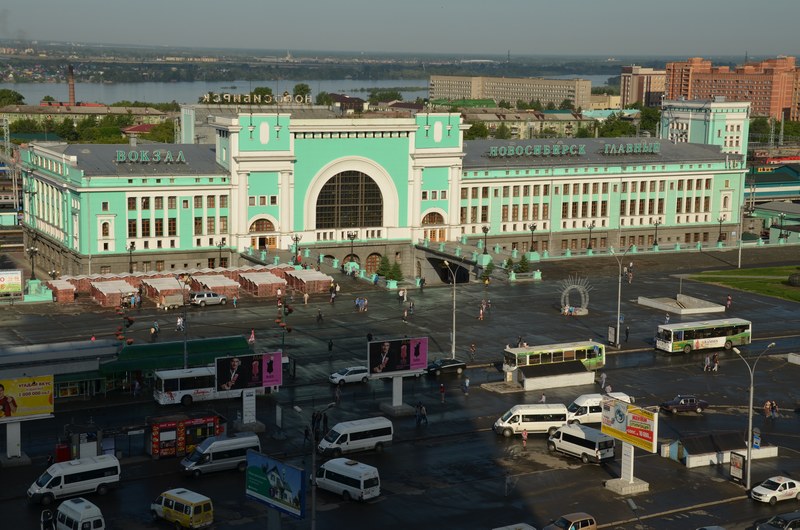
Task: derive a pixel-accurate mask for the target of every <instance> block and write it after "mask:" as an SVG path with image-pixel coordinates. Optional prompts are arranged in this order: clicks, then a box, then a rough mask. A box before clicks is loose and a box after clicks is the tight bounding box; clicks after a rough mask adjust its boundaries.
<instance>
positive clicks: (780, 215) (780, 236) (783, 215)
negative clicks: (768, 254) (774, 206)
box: [778, 212, 786, 242]
mask: <svg viewBox="0 0 800 530" xmlns="http://www.w3.org/2000/svg"><path fill="white" fill-rule="evenodd" d="M778 217H779V218H780V220H781V231H780V232H779V233H778V242H780V240H781V239H783V238H784V237H786V236H785V235H784V233H783V220H784V219H786V212H781V213H779V214H778Z"/></svg>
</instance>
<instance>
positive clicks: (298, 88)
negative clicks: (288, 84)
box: [294, 83, 311, 97]
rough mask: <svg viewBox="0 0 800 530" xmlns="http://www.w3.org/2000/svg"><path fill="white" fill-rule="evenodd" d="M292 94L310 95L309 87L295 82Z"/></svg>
mask: <svg viewBox="0 0 800 530" xmlns="http://www.w3.org/2000/svg"><path fill="white" fill-rule="evenodd" d="M294 94H295V95H296V96H303V97H306V96H310V95H311V87H310V86H308V85H307V84H305V83H297V84H296V85H295V86H294Z"/></svg>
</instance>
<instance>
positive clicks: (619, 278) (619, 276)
mask: <svg viewBox="0 0 800 530" xmlns="http://www.w3.org/2000/svg"><path fill="white" fill-rule="evenodd" d="M632 248H633V245H630V246H629V247H628V248H627V249H626V250H625V252H623V253H622V256H617V254H616V253H615V252H614V249H613V248H612V249H611V255H612V256H614V259H615V260H617V265H618V266H619V273H618V274H617V324H616V328H617V331H616V333H614V341H615V342H616V344H615V346H616V347H617V348H619V347H620V342H619V317H620V307H621V304H622V260H623V259H625V254H627V253H628V251H629V250H630V249H632Z"/></svg>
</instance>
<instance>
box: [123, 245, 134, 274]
mask: <svg viewBox="0 0 800 530" xmlns="http://www.w3.org/2000/svg"><path fill="white" fill-rule="evenodd" d="M125 250H127V251H128V274H133V251H134V250H136V241H131V244H130V245H128V247H127V248H126V249H125Z"/></svg>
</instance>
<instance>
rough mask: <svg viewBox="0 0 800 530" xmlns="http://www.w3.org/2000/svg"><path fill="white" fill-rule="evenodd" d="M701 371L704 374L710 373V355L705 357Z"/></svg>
mask: <svg viewBox="0 0 800 530" xmlns="http://www.w3.org/2000/svg"><path fill="white" fill-rule="evenodd" d="M703 371H704V372H709V371H711V356H710V355H706V360H705V362H704V363H703Z"/></svg>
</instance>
